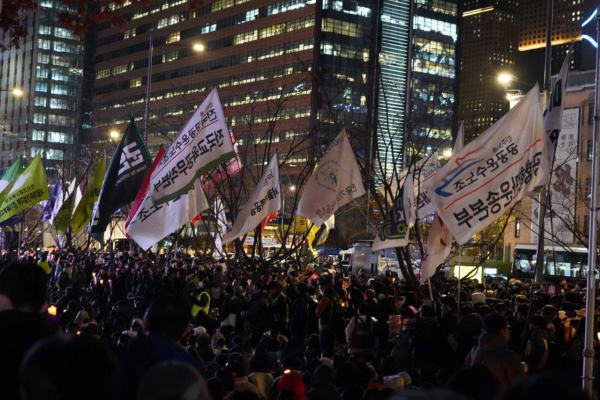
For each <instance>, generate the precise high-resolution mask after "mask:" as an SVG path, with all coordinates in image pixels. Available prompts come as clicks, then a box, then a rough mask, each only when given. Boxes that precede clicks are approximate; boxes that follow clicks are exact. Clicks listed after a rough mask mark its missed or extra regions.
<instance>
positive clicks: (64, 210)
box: [51, 179, 78, 235]
mask: <svg viewBox="0 0 600 400" xmlns="http://www.w3.org/2000/svg"><path fill="white" fill-rule="evenodd" d="M77 185H78V182H77V179H74V180H73V182H71V184H70V185H69V187H68V188H67V191H66V192H64V193H60V194H59V196H61V195H62V196H65V198H64V199H63V202H62V204H61V205H60V208H59V209H58V210H57V211H56V215H55V216H54V221H52V229H51V231H52V234H53V235H58V234H61V233H63V234H64V233H67V230H68V229H69V224H70V223H71V214H72V213H73V205H74V203H75V196H76V194H77Z"/></svg>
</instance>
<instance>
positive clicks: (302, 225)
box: [293, 215, 310, 233]
mask: <svg viewBox="0 0 600 400" xmlns="http://www.w3.org/2000/svg"><path fill="white" fill-rule="evenodd" d="M309 224H310V221H309V220H307V219H306V218H304V217H301V216H299V215H298V216H296V219H295V220H294V231H293V232H294V233H301V232H306V231H308V225H309Z"/></svg>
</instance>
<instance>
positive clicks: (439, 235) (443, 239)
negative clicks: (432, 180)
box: [420, 122, 465, 283]
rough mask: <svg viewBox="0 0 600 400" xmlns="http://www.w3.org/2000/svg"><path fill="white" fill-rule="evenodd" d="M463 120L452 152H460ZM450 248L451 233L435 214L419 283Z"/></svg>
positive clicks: (426, 277) (444, 258)
mask: <svg viewBox="0 0 600 400" xmlns="http://www.w3.org/2000/svg"><path fill="white" fill-rule="evenodd" d="M464 131H465V125H464V122H463V123H461V124H460V128H459V129H458V134H457V135H456V140H455V141H454V149H453V150H452V154H456V153H458V152H460V151H461V150H462V148H463V142H464ZM451 250H452V234H451V233H450V231H449V230H448V228H447V227H446V225H444V221H442V220H441V218H440V216H439V215H437V214H435V215H434V217H433V223H432V224H431V230H430V231H429V237H428V238H427V244H426V245H425V253H424V255H423V260H422V262H421V276H420V279H421V283H425V282H426V281H427V280H428V279H429V278H430V277H431V276H433V274H435V270H436V269H437V267H438V266H439V265H440V264H442V263H444V262H445V261H446V258H448V256H449V255H450V251H451Z"/></svg>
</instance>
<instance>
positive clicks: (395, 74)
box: [376, 0, 411, 177]
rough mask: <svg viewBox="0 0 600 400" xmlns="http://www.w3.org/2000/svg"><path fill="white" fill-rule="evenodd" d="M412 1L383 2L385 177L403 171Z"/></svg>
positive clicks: (380, 125)
mask: <svg viewBox="0 0 600 400" xmlns="http://www.w3.org/2000/svg"><path fill="white" fill-rule="evenodd" d="M410 3H411V1H410V0H383V3H382V10H381V47H380V53H379V72H380V75H381V78H380V80H379V82H378V86H379V87H378V99H377V104H378V107H377V136H376V137H377V147H378V157H379V161H380V162H381V163H382V164H383V165H382V169H383V174H384V175H385V176H386V177H387V176H390V175H391V174H392V173H394V171H395V170H396V171H398V170H400V169H402V167H403V162H404V159H403V158H404V157H403V154H404V136H405V134H404V133H405V116H406V115H405V114H406V90H407V77H408V75H407V72H408V67H409V62H408V47H409V46H408V44H409V31H410V29H409V25H410Z"/></svg>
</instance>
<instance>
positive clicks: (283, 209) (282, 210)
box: [281, 185, 296, 242]
mask: <svg viewBox="0 0 600 400" xmlns="http://www.w3.org/2000/svg"><path fill="white" fill-rule="evenodd" d="M285 188H286V186H285V185H283V190H282V192H283V193H282V196H281V241H282V242H283V235H284V233H285V231H284V229H283V221H284V218H285ZM288 188H289V189H290V190H291V191H292V192H294V191H296V186H294V185H291V186H289V187H288Z"/></svg>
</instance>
